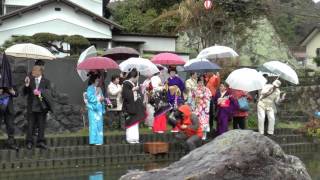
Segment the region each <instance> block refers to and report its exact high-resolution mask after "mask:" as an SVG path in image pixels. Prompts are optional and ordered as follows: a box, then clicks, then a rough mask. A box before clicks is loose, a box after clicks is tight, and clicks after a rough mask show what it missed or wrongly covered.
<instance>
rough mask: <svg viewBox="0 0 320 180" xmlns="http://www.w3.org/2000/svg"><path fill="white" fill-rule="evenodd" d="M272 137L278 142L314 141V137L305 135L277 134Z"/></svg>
mask: <svg viewBox="0 0 320 180" xmlns="http://www.w3.org/2000/svg"><path fill="white" fill-rule="evenodd" d="M271 139H272V140H274V141H276V142H277V143H278V144H291V143H304V142H312V141H313V138H312V137H307V136H304V135H278V136H277V135H276V136H274V137H271Z"/></svg>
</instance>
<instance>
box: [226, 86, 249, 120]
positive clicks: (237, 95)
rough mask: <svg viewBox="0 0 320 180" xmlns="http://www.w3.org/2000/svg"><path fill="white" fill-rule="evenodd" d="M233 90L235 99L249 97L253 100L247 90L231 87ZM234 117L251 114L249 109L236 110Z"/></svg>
mask: <svg viewBox="0 0 320 180" xmlns="http://www.w3.org/2000/svg"><path fill="white" fill-rule="evenodd" d="M230 90H231V94H232V96H233V97H234V98H235V99H237V100H238V99H240V98H241V97H247V98H248V101H251V100H252V97H251V96H250V95H249V94H248V93H247V92H245V91H241V90H236V89H230ZM233 116H234V117H248V116H249V112H248V111H240V110H238V111H236V112H235V113H234V115H233Z"/></svg>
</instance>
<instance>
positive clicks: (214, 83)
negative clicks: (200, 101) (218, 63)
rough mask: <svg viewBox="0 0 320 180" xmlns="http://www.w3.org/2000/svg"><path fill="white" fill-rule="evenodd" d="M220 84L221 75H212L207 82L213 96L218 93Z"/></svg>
mask: <svg viewBox="0 0 320 180" xmlns="http://www.w3.org/2000/svg"><path fill="white" fill-rule="evenodd" d="M219 85H220V76H217V75H213V76H212V77H210V79H209V80H208V83H207V88H209V89H210V91H211V94H212V97H214V96H215V95H216V92H217V89H218V88H219Z"/></svg>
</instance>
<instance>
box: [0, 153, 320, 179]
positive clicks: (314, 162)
mask: <svg viewBox="0 0 320 180" xmlns="http://www.w3.org/2000/svg"><path fill="white" fill-rule="evenodd" d="M297 156H298V157H299V158H300V159H301V160H302V161H303V162H304V163H305V165H306V167H307V170H308V172H309V174H310V175H311V177H312V179H313V180H320V154H316V153H313V154H300V155H297ZM169 164H170V162H163V163H149V164H124V165H117V166H110V167H94V168H65V169H54V170H42V171H41V170H39V171H31V172H30V171H29V172H28V171H25V172H17V171H15V172H12V173H0V179H1V180H2V179H3V180H47V179H54V180H60V179H61V180H116V179H119V177H121V176H122V175H124V174H126V173H127V172H128V171H130V170H137V169H144V170H151V169H155V168H161V167H166V166H168V165H169Z"/></svg>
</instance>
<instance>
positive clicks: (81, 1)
mask: <svg viewBox="0 0 320 180" xmlns="http://www.w3.org/2000/svg"><path fill="white" fill-rule="evenodd" d="M41 1H43V0H6V1H5V5H15V6H30V5H32V4H35V3H38V2H41ZM69 1H71V2H73V3H75V4H78V5H79V6H81V7H83V8H85V9H87V10H90V11H91V12H93V13H96V14H98V15H100V16H102V0H69Z"/></svg>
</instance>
